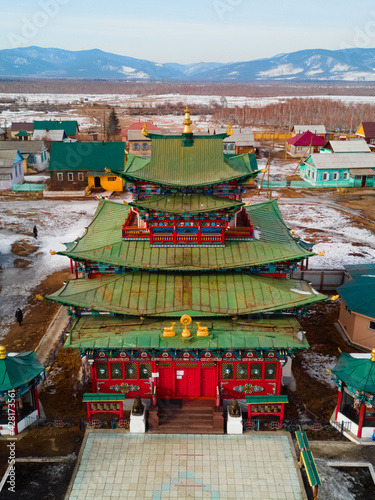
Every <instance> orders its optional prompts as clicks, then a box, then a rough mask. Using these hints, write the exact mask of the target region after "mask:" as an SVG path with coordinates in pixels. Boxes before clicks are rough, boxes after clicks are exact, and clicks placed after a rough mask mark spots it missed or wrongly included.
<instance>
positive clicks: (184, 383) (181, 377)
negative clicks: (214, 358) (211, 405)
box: [175, 366, 200, 398]
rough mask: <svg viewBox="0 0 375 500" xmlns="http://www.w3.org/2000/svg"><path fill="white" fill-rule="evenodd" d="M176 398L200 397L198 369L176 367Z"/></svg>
mask: <svg viewBox="0 0 375 500" xmlns="http://www.w3.org/2000/svg"><path fill="white" fill-rule="evenodd" d="M175 373H176V375H175V376H176V396H177V397H180V398H184V397H185V398H192V397H199V389H200V388H199V383H198V381H199V370H198V368H190V367H185V366H184V367H182V368H178V367H176V372H175Z"/></svg>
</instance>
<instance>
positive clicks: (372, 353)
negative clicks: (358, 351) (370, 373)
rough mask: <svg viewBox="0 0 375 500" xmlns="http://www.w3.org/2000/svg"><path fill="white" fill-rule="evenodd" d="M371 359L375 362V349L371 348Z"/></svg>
mask: <svg viewBox="0 0 375 500" xmlns="http://www.w3.org/2000/svg"><path fill="white" fill-rule="evenodd" d="M371 361H373V362H374V363H375V349H372V350H371Z"/></svg>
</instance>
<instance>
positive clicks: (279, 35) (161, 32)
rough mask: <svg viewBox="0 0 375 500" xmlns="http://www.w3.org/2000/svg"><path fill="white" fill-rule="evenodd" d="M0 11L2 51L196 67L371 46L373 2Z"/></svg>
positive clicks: (50, 6) (72, 3) (15, 4)
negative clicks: (53, 51)
mask: <svg viewBox="0 0 375 500" xmlns="http://www.w3.org/2000/svg"><path fill="white" fill-rule="evenodd" d="M0 6H1V18H0V49H10V48H15V47H26V46H31V45H38V46H41V47H57V48H61V49H68V50H84V49H93V48H98V49H101V50H104V51H106V52H113V53H115V54H121V55H127V56H130V57H136V58H139V59H148V60H151V61H155V62H178V63H193V62H200V61H217V62H231V61H242V60H243V61H249V60H252V59H259V58H262V57H271V56H273V55H276V54H280V53H282V52H294V51H297V50H303V49H312V48H322V49H332V50H333V49H342V48H347V47H364V48H370V47H375V2H374V1H373V0H359V1H357V2H353V1H347V0H340V1H338V0H329V1H328V0H324V1H322V0H315V1H311V0H309V1H305V0H298V1H297V0H288V2H282V1H280V0H263V1H259V0H186V1H185V2H183V1H180V0H157V1H156V0H138V1H135V0H133V1H131V0H13V1H10V2H9V1H5V0H2V1H1V2H0Z"/></svg>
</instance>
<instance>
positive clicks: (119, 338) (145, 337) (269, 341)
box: [65, 315, 308, 349]
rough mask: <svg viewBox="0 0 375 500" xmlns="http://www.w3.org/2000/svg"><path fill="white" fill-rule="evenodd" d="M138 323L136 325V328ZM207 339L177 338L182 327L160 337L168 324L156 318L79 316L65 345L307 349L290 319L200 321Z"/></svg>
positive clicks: (86, 346)
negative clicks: (141, 319) (169, 335)
mask: <svg viewBox="0 0 375 500" xmlns="http://www.w3.org/2000/svg"><path fill="white" fill-rule="evenodd" d="M137 322H138V324H137ZM201 323H202V325H204V326H207V327H208V331H209V336H208V337H197V336H196V335H195V330H196V328H197V327H196V325H195V324H194V323H193V324H192V325H191V327H190V330H191V333H192V337H190V339H189V341H188V342H187V341H186V339H183V338H181V332H182V328H183V327H182V326H181V325H179V324H178V325H176V326H175V332H176V336H175V337H163V329H164V327H168V326H170V325H171V322H170V321H167V320H165V319H158V318H145V319H144V320H143V321H140V320H139V319H138V318H136V319H135V318H129V317H125V316H105V317H103V316H102V315H99V316H98V315H97V316H81V317H80V318H78V319H77V320H76V322H75V323H74V325H73V327H72V329H71V331H70V333H69V336H68V337H67V340H66V342H65V348H71V349H77V348H79V349H181V348H183V349H184V348H186V346H187V345H188V346H189V347H192V348H194V349H227V348H230V349H289V348H290V349H303V348H307V347H308V343H307V341H306V339H305V337H304V336H302V337H300V338H298V337H297V333H298V332H299V331H300V329H301V328H300V325H299V323H298V321H297V320H296V319H295V318H293V317H290V316H289V317H282V316H276V317H275V318H273V319H253V320H251V322H246V321H244V322H240V321H232V320H229V319H220V318H214V319H213V318H212V317H211V318H204V319H202V320H201Z"/></svg>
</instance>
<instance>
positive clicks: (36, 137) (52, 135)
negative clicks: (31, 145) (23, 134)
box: [32, 129, 66, 142]
mask: <svg viewBox="0 0 375 500" xmlns="http://www.w3.org/2000/svg"><path fill="white" fill-rule="evenodd" d="M65 138H66V134H65V132H64V130H46V129H38V130H34V132H33V136H32V141H41V140H43V139H44V140H45V141H52V142H55V141H56V142H58V141H60V142H61V141H62V140H63V139H65Z"/></svg>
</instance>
